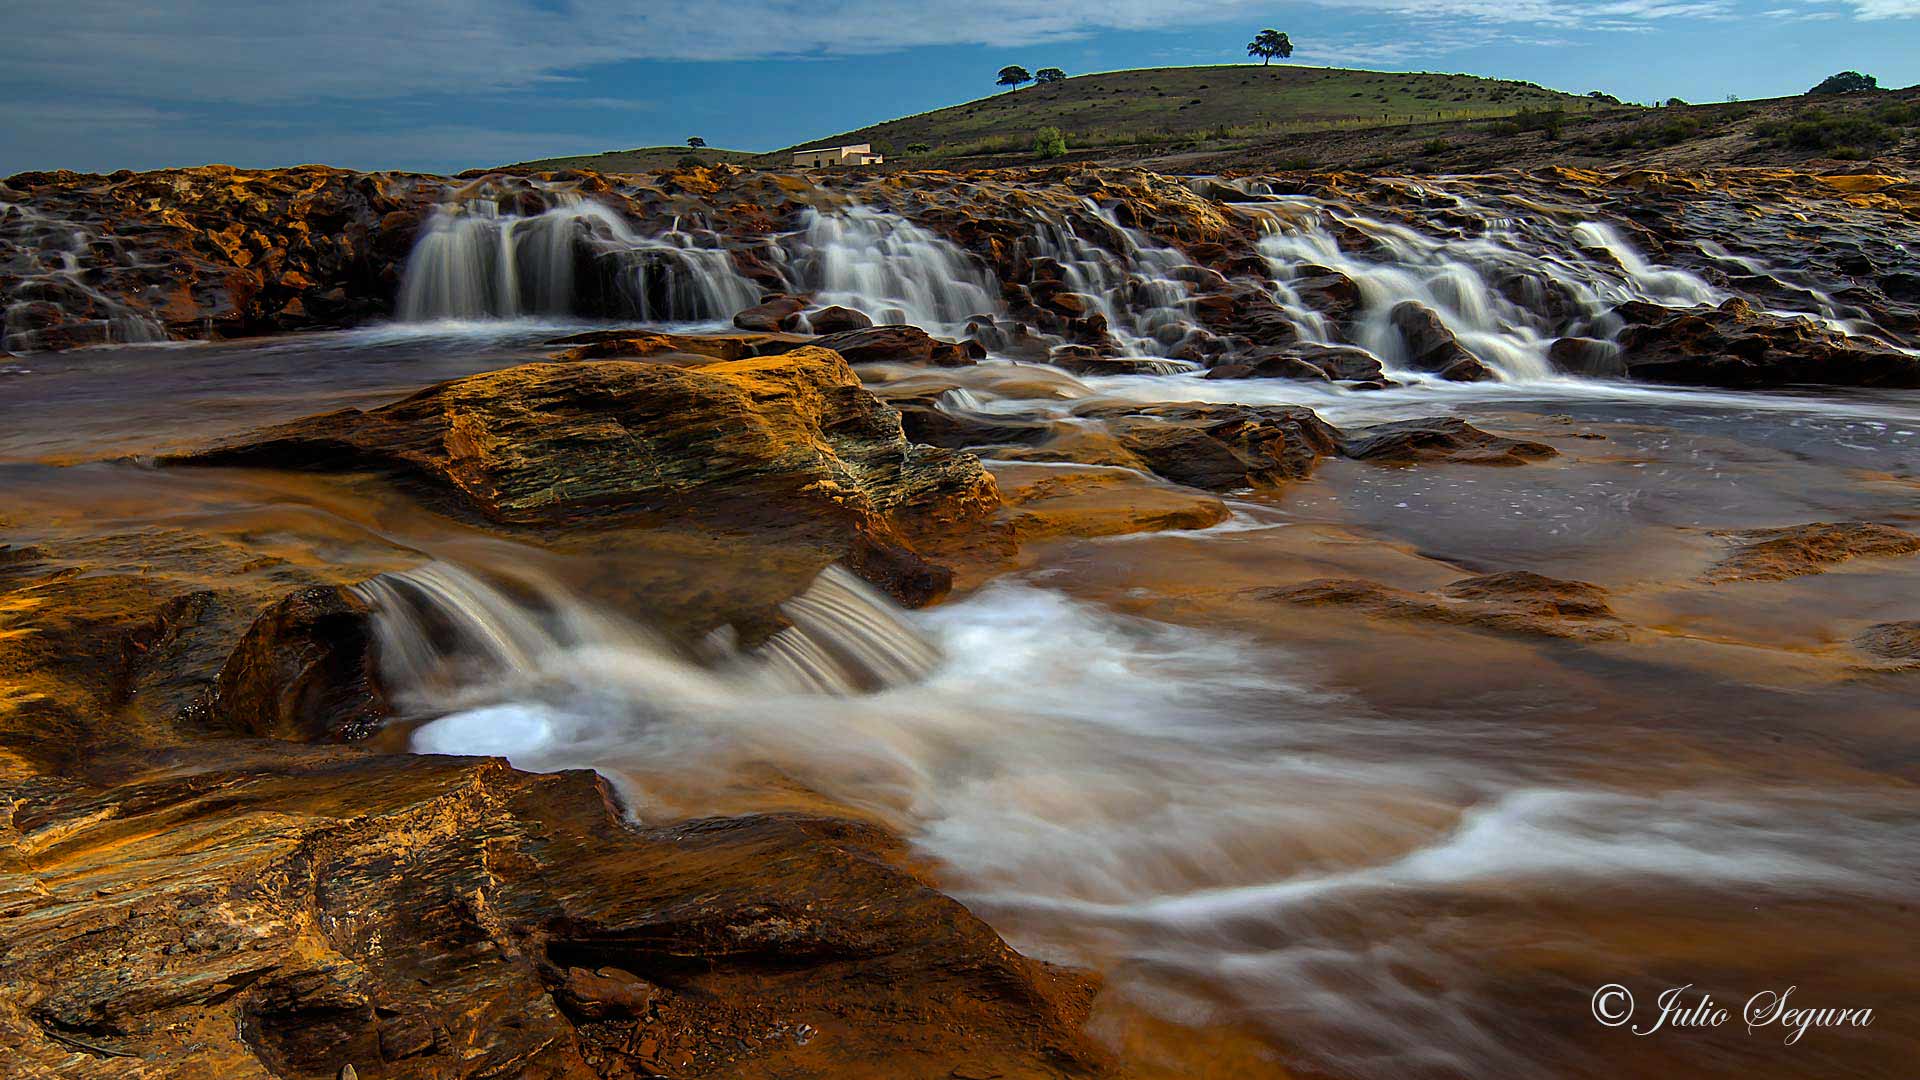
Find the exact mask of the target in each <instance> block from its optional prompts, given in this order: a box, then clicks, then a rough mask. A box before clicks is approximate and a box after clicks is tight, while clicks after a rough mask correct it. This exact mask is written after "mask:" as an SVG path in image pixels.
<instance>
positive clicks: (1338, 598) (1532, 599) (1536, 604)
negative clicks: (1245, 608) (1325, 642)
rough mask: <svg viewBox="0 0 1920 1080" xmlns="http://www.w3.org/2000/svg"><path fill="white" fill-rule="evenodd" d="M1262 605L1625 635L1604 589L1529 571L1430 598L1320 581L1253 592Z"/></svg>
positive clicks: (1465, 583) (1468, 581)
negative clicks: (1334, 608) (1277, 603)
mask: <svg viewBox="0 0 1920 1080" xmlns="http://www.w3.org/2000/svg"><path fill="white" fill-rule="evenodd" d="M1256 595H1258V596H1260V597H1261V598H1263V599H1268V600H1284V601H1287V602H1288V603H1293V604H1307V605H1316V606H1317V605H1334V606H1339V607H1346V608H1352V609H1354V610H1356V611H1360V612H1363V613H1365V614H1368V615H1373V616H1377V617H1381V618H1392V619H1412V620H1419V621H1426V622H1439V623H1450V624H1454V625H1459V626H1472V627H1478V628H1481V629H1487V630H1497V631H1501V632H1503V633H1515V634H1527V635H1534V636H1542V637H1556V638H1576V639H1587V640H1604V639H1610V638H1620V637H1625V636H1626V630H1625V628H1624V627H1622V626H1621V625H1620V623H1619V621H1618V620H1616V619H1615V618H1614V616H1613V610H1612V608H1611V607H1609V606H1608V604H1607V600H1606V596H1607V594H1606V590H1604V589H1602V588H1600V587H1599V586H1598V585H1590V584H1588V583H1586V582H1584V581H1563V580H1561V579H1558V578H1550V577H1546V576H1544V575H1541V574H1535V573H1532V572H1529V571H1524V570H1521V571H1507V572H1503V573H1498V574H1487V575H1483V576H1480V577H1471V578H1462V579H1461V580H1459V581H1456V582H1453V583H1452V584H1450V585H1447V586H1445V587H1443V588H1441V589H1439V590H1437V591H1435V592H1430V593H1421V592H1409V591H1406V590H1404V589H1395V588H1392V587H1390V586H1387V585H1382V584H1380V583H1379V582H1376V581H1363V580H1359V579H1348V578H1340V579H1333V578H1328V579H1322V580H1318V581H1308V582H1304V583H1302V584H1299V585H1289V586H1284V587H1281V588H1276V589H1262V590H1257V591H1256Z"/></svg>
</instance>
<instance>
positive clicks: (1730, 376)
mask: <svg viewBox="0 0 1920 1080" xmlns="http://www.w3.org/2000/svg"><path fill="white" fill-rule="evenodd" d="M1616 314H1618V315H1619V316H1620V318H1622V319H1624V320H1625V321H1626V323H1627V327H1626V329H1624V330H1622V331H1621V332H1620V345H1621V348H1622V349H1623V358H1624V360H1625V362H1626V366H1627V371H1628V373H1629V374H1630V375H1632V376H1633V377H1634V378H1636V379H1649V380H1652V381H1655V382H1668V383H1682V384H1686V385H1691V386H1728V387H1769V386H1789V385H1794V384H1825V385H1835V386H1891V387H1913V386H1920V359H1915V358H1914V357H1912V356H1909V355H1907V354H1906V353H1903V352H1897V351H1895V350H1893V349H1889V348H1886V347H1884V346H1882V345H1879V344H1877V343H1875V342H1872V341H1869V340H1866V339H1864V338H1853V337H1848V336H1847V335H1845V334H1840V333H1836V332H1834V331H1832V330H1828V329H1826V328H1824V327H1821V326H1818V325H1816V324H1815V323H1814V322H1812V321H1811V320H1809V319H1790V318H1782V317H1780V316H1777V315H1767V314H1763V313H1761V312H1758V311H1755V310H1754V309H1753V307H1752V305H1750V304H1748V303H1747V302H1746V301H1744V300H1738V299H1735V300H1729V301H1727V302H1726V303H1724V304H1722V305H1720V306H1719V307H1717V308H1708V307H1699V308H1688V309H1682V310H1675V309H1672V308H1663V307H1657V306H1655V305H1652V304H1644V303H1639V302H1633V303H1627V304H1622V305H1621V306H1620V307H1619V308H1618V309H1617V310H1616Z"/></svg>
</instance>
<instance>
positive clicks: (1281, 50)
mask: <svg viewBox="0 0 1920 1080" xmlns="http://www.w3.org/2000/svg"><path fill="white" fill-rule="evenodd" d="M1247 55H1248V56H1257V57H1259V58H1260V64H1261V66H1262V67H1265V66H1266V65H1268V64H1271V63H1273V58H1274V57H1276V56H1277V57H1279V58H1280V59H1282V60H1285V59H1286V58H1287V57H1289V56H1292V55H1293V42H1292V41H1289V40H1288V39H1287V35H1285V34H1283V33H1281V32H1280V31H1278V30H1262V31H1260V32H1259V33H1258V34H1255V35H1254V36H1253V40H1252V41H1249V42H1247Z"/></svg>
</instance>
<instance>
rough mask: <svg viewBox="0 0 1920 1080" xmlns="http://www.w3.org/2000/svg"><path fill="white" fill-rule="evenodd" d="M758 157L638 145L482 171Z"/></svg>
mask: <svg viewBox="0 0 1920 1080" xmlns="http://www.w3.org/2000/svg"><path fill="white" fill-rule="evenodd" d="M758 156H759V155H757V154H752V153H748V152H746V151H744V150H715V149H712V148H707V149H703V150H693V149H690V148H688V147H685V146H641V147H636V148H634V149H632V150H609V151H607V152H606V153H604V154H582V155H579V156H577V157H554V158H540V159H539V160H537V161H522V162H518V163H516V164H513V165H504V166H501V167H500V168H497V169H489V170H485V171H488V172H557V171H559V170H561V169H592V170H593V171H595V172H601V173H637V172H647V171H649V170H651V169H665V168H668V167H670V166H674V165H678V164H680V161H681V159H683V158H687V157H697V158H699V159H700V161H701V162H702V163H703V164H707V165H716V164H719V163H721V162H733V163H736V164H745V163H747V162H750V161H753V160H754V159H755V158H756V157H758Z"/></svg>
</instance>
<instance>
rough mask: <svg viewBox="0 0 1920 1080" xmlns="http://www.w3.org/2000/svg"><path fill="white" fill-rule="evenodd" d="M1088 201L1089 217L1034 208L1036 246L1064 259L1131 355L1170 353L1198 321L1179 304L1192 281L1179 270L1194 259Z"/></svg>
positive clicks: (1072, 279) (1073, 281)
mask: <svg viewBox="0 0 1920 1080" xmlns="http://www.w3.org/2000/svg"><path fill="white" fill-rule="evenodd" d="M1085 206H1086V213H1087V215H1088V217H1089V218H1090V219H1091V224H1082V223H1077V222H1076V221H1075V220H1074V218H1073V217H1072V216H1068V215H1062V216H1054V215H1050V214H1044V213H1039V212H1035V214H1034V218H1035V224H1034V233H1033V236H1032V238H1031V244H1032V250H1033V254H1035V255H1036V256H1039V257H1041V258H1047V259H1052V260H1053V261H1055V262H1057V263H1059V264H1060V267H1061V270H1062V271H1063V273H1064V275H1065V276H1064V281H1065V284H1066V285H1067V286H1068V287H1069V288H1070V289H1071V290H1072V291H1074V292H1076V293H1079V294H1081V295H1084V296H1086V297H1089V298H1090V299H1092V300H1093V302H1094V304H1095V306H1096V308H1097V310H1098V311H1099V313H1100V314H1101V315H1102V316H1104V317H1105V319H1106V322H1107V328H1108V332H1109V333H1110V334H1111V335H1112V337H1113V339H1114V340H1115V341H1116V342H1118V343H1119V345H1120V348H1121V351H1122V352H1123V353H1124V354H1125V355H1127V356H1130V357H1154V356H1162V357H1163V356H1166V355H1167V354H1168V353H1169V352H1171V351H1172V350H1174V349H1176V348H1178V347H1179V345H1180V344H1181V342H1183V341H1185V340H1186V339H1187V337H1188V336H1189V335H1190V334H1191V333H1192V332H1193V329H1194V328H1193V324H1192V322H1191V321H1190V320H1189V319H1188V318H1187V316H1186V314H1185V312H1184V311H1182V310H1181V307H1180V305H1181V303H1182V302H1183V301H1185V300H1186V299H1187V295H1188V293H1189V291H1190V287H1189V286H1188V285H1187V284H1186V283H1184V282H1182V281H1179V280H1176V279H1175V277H1174V276H1173V275H1175V274H1176V273H1177V272H1178V271H1179V268H1180V267H1183V266H1188V265H1190V263H1191V260H1189V259H1188V258H1187V257H1186V256H1185V255H1182V254H1181V253H1180V252H1178V251H1175V250H1174V249H1172V248H1169V247H1163V246H1161V245H1158V244H1155V243H1153V242H1152V240H1151V239H1150V238H1149V237H1147V236H1146V235H1145V234H1144V233H1141V232H1140V231H1138V230H1136V229H1129V228H1126V227H1125V226H1123V225H1121V224H1120V223H1119V221H1118V220H1116V219H1115V217H1114V215H1113V212H1112V211H1111V210H1108V209H1105V208H1103V207H1101V206H1099V205H1098V204H1096V203H1094V202H1093V200H1091V199H1088V200H1086V201H1085ZM1087 228H1093V229H1095V230H1097V231H1098V232H1100V233H1103V234H1105V236H1106V237H1107V238H1108V241H1109V243H1110V244H1111V247H1102V246H1101V245H1100V244H1099V243H1097V242H1095V241H1093V240H1089V239H1088V238H1087V237H1085V236H1084V235H1082V233H1083V230H1085V229H1087ZM1185 366H1186V365H1179V367H1181V368H1184V367H1185Z"/></svg>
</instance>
